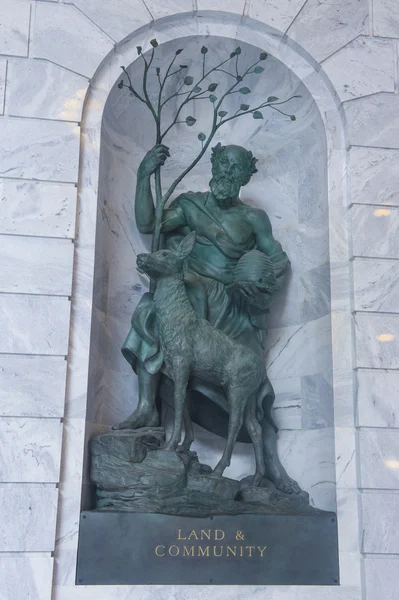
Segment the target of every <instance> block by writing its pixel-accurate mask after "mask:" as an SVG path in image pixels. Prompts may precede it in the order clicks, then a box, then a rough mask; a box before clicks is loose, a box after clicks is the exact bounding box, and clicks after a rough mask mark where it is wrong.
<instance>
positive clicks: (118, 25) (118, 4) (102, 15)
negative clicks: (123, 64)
mask: <svg viewBox="0 0 399 600" xmlns="http://www.w3.org/2000/svg"><path fill="white" fill-rule="evenodd" d="M66 4H74V5H75V6H76V7H77V8H79V9H80V10H81V11H82V12H83V13H84V14H85V15H87V16H88V17H89V19H91V20H92V21H94V23H96V25H98V26H99V27H101V29H102V30H103V31H105V32H106V33H107V34H108V35H109V36H110V37H111V38H112V39H113V40H115V41H116V42H120V41H122V40H123V38H125V37H126V36H127V35H129V34H130V33H132V31H135V30H136V29H139V28H140V27H142V26H143V25H145V24H146V23H148V22H149V21H150V19H151V17H150V12H149V11H148V10H146V8H145V4H144V2H140V0H136V2H134V4H132V0H109V1H108V2H107V3H106V4H104V5H103V6H101V10H98V2H97V0H66ZM162 4H163V14H161V15H157V16H162V17H164V16H166V15H168V16H169V15H171V14H174V13H175V12H176V11H175V10H174V2H173V5H171V4H170V3H169V2H165V4H164V3H162ZM187 4H190V3H189V2H188V3H187V2H186V11H185V12H188V11H189V9H190V8H191V7H190V6H187ZM154 5H155V6H157V4H155V3H154ZM160 10H161V6H159V4H158V12H159V11H160ZM121 15H123V18H121Z"/></svg>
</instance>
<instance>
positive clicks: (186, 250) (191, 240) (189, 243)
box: [177, 231, 197, 259]
mask: <svg viewBox="0 0 399 600" xmlns="http://www.w3.org/2000/svg"><path fill="white" fill-rule="evenodd" d="M196 239H197V234H196V232H195V231H192V232H191V233H189V234H188V235H186V237H185V238H184V239H183V240H182V241H181V242H180V245H179V247H178V248H177V255H178V256H179V257H180V258H183V259H184V258H187V256H188V255H189V254H190V252H191V250H192V249H193V248H194V244H195V240H196Z"/></svg>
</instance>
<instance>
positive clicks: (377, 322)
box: [355, 313, 399, 369]
mask: <svg viewBox="0 0 399 600" xmlns="http://www.w3.org/2000/svg"><path fill="white" fill-rule="evenodd" d="M355 326H356V362H357V366H358V367H371V368H375V369H398V368H399V315H378V314H366V313H357V314H356V315H355Z"/></svg>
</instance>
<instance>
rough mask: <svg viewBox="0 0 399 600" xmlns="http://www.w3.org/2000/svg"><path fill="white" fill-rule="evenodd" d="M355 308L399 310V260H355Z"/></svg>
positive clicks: (379, 310)
mask: <svg viewBox="0 0 399 600" xmlns="http://www.w3.org/2000/svg"><path fill="white" fill-rule="evenodd" d="M353 276H354V294H355V310H367V311H377V312H398V311H399V261H395V260H382V259H381V260H378V259H374V258H370V259H368V258H365V259H362V258H356V259H355V260H354V261H353Z"/></svg>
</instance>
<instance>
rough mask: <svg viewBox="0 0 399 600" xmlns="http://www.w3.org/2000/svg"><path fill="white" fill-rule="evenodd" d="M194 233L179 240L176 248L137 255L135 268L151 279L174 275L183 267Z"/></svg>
mask: <svg viewBox="0 0 399 600" xmlns="http://www.w3.org/2000/svg"><path fill="white" fill-rule="evenodd" d="M196 237H197V236H196V233H195V231H192V232H191V233H189V234H188V235H186V237H185V238H184V239H183V240H182V241H181V242H180V244H179V246H178V248H177V250H176V251H175V252H173V251H172V250H158V251H157V252H152V253H151V254H138V255H137V260H136V264H137V270H138V272H139V273H145V274H146V275H148V276H149V277H151V278H152V279H160V278H162V277H168V276H170V275H175V274H176V273H179V271H181V270H182V268H183V263H184V260H185V259H186V258H187V256H188V255H189V254H190V252H191V251H192V249H193V248H194V244H195V240H196Z"/></svg>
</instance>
